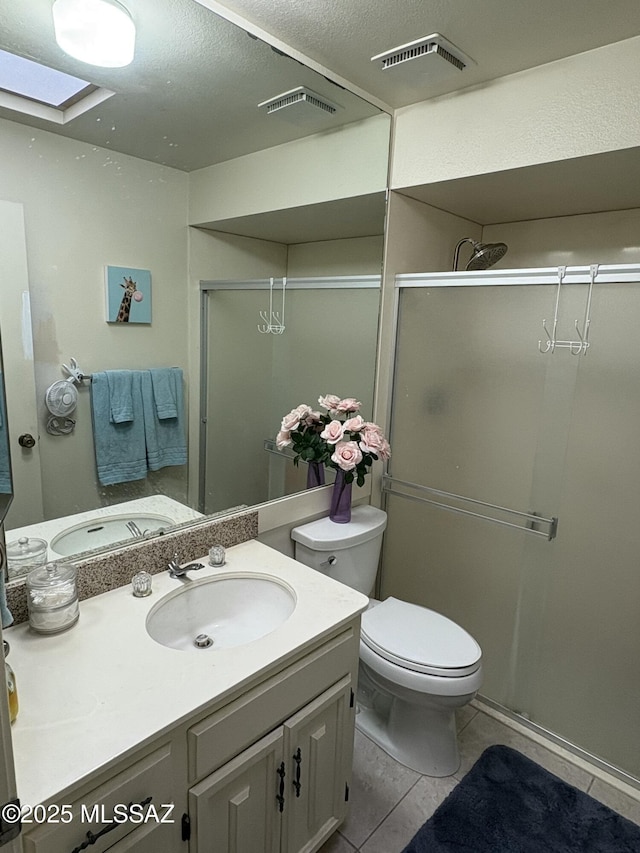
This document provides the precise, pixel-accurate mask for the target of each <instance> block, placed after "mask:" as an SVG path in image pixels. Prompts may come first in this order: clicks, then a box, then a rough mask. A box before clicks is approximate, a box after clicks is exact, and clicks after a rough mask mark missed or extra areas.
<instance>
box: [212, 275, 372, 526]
mask: <svg viewBox="0 0 640 853" xmlns="http://www.w3.org/2000/svg"><path fill="white" fill-rule="evenodd" d="M379 302H380V276H373V275H372V276H345V277H342V276H332V277H329V278H300V279H271V280H269V279H265V280H255V281H211V282H201V340H202V346H201V359H202V361H201V369H200V374H201V376H200V379H201V399H200V411H201V426H200V484H199V493H200V495H199V503H200V509H201V511H202V512H205V513H207V514H208V513H215V512H218V511H221V510H225V509H228V508H230V507H235V506H241V505H247V506H254V505H255V504H259V503H262V502H264V501H266V500H272V499H274V498H278V497H282V496H284V495H288V494H292V493H294V492H298V491H301V490H303V489H304V488H305V487H306V474H307V466H306V465H305V464H301V465H300V466H299V467H296V466H294V465H293V463H292V460H291V457H292V454H291V453H290V452H289V453H287V452H285V453H282V452H279V451H278V450H277V448H276V446H275V437H276V435H277V433H278V430H279V429H280V423H281V421H282V418H283V417H284V415H285V414H287V413H288V412H290V411H291V409H293V408H295V407H296V406H298V405H300V404H301V403H306V404H308V405H309V406H311V407H312V408H317V405H318V397H319V396H320V395H321V394H322V395H324V394H338V395H341V396H357V397H358V399H359V400H362V402H363V410H362V414H363V416H364V417H365V418H367V419H371V416H372V406H373V383H374V373H375V357H376V340H377V326H378V310H379ZM327 473H329V472H327ZM329 481H330V478H329V476H327V482H329Z"/></svg>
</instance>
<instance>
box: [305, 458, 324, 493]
mask: <svg viewBox="0 0 640 853" xmlns="http://www.w3.org/2000/svg"><path fill="white" fill-rule="evenodd" d="M316 486H324V465H323V464H322V462H309V464H308V466H307V488H308V489H315V487H316Z"/></svg>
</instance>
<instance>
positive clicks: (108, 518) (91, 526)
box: [49, 512, 174, 557]
mask: <svg viewBox="0 0 640 853" xmlns="http://www.w3.org/2000/svg"><path fill="white" fill-rule="evenodd" d="M173 524H174V521H173V519H171V518H169V517H168V516H166V515H158V514H157V513H154V512H130V513H127V514H126V515H105V516H98V517H96V518H92V519H89V520H88V521H83V522H82V523H81V524H74V525H73V527H68V528H67V529H66V530H63V531H62V532H61V533H58V534H57V536H54V537H53V539H52V540H51V542H50V546H49V547H50V548H51V550H52V551H55V553H56V554H59V555H60V556H61V557H70V556H72V555H73V554H77V553H78V552H80V551H90V550H92V549H93V548H102V547H104V546H105V545H111V544H113V543H114V542H120V541H122V540H126V539H133V538H134V534H133V533H132V531H131V529H130V527H131V526H133V525H135V527H137V528H138V530H139V531H140V533H142V534H144V533H148V532H153V531H158V530H161V529H162V528H164V527H172V526H173ZM127 525H130V527H128V526H127ZM135 527H134V529H135Z"/></svg>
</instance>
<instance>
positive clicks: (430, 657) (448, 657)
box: [361, 597, 482, 678]
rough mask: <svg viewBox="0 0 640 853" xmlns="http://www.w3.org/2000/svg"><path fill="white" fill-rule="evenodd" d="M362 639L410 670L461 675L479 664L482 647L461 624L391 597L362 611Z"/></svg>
mask: <svg viewBox="0 0 640 853" xmlns="http://www.w3.org/2000/svg"><path fill="white" fill-rule="evenodd" d="M361 639H362V641H363V643H364V644H365V645H366V646H367V647H368V648H369V649H371V650H372V651H373V652H375V653H376V654H378V655H380V657H382V658H384V660H387V661H389V662H390V663H393V664H395V665H396V666H400V667H403V668H404V669H408V670H410V671H412V672H419V673H425V674H427V675H435V676H439V677H444V678H461V677H463V676H466V675H471V674H472V673H474V672H476V671H477V670H478V669H479V668H480V663H481V658H482V650H481V649H480V646H479V645H478V644H477V643H476V641H475V640H474V639H473V637H472V636H471V635H470V634H468V633H467V632H466V631H465V630H464V629H463V628H461V627H460V626H459V625H457V624H456V623H455V622H453V621H452V620H451V619H448V618H447V617H446V616H443V615H442V614H440V613H436V612H435V611H433V610H429V609H428V608H426V607H421V606H419V605H417V604H409V603H408V602H406V601H400V600H399V599H397V598H393V597H390V598H387V599H386V600H385V601H382V602H380V604H377V605H376V606H375V607H372V608H370V609H369V610H367V611H365V613H363V614H362V631H361Z"/></svg>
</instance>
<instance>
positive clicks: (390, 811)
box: [319, 703, 640, 853]
mask: <svg viewBox="0 0 640 853" xmlns="http://www.w3.org/2000/svg"><path fill="white" fill-rule="evenodd" d="M526 731H527V730H526V729H524V728H523V727H522V726H518V724H517V723H513V722H512V721H511V720H509V719H508V718H505V717H502V715H500V714H498V713H496V712H494V711H492V710H491V709H487V707H486V706H482V705H480V704H476V703H474V704H473V705H472V706H468V707H467V708H465V709H463V712H462V713H461V714H460V716H459V718H458V732H459V735H458V737H459V745H460V754H461V758H462V763H461V766H460V769H459V770H458V772H457V773H456V774H455V775H454V776H450V777H448V778H446V779H433V778H430V777H428V776H421V775H420V774H419V773H416V772H415V771H414V770H409V769H408V768H406V767H404V766H403V765H401V764H398V762H397V761H395V760H394V759H393V758H391V757H390V756H388V755H387V754H386V753H385V752H384V751H383V750H381V749H380V748H379V747H378V746H376V744H374V743H373V742H372V741H371V740H369V738H367V737H366V736H365V735H363V734H362V733H361V732H359V731H356V738H355V752H354V763H353V781H352V785H351V791H350V801H351V809H350V814H349V817H348V818H347V820H346V821H345V823H344V824H343V825H342V826H341V827H340V830H339V831H338V832H336V833H334V835H333V836H332V837H331V838H330V839H329V840H328V841H327V842H326V844H324V845H323V847H322V848H321V849H320V851H319V853H354V851H360V853H400V851H401V850H402V849H403V848H404V847H405V845H406V844H408V842H409V841H410V840H411V839H412V838H413V836H414V834H415V833H416V832H417V830H418V829H419V828H420V827H421V826H422V824H423V823H424V822H425V820H427V819H428V818H429V817H430V816H431V815H432V814H433V812H434V811H435V810H436V808H437V807H438V805H439V804H440V803H441V802H442V801H443V800H444V798H445V797H446V796H447V794H449V792H450V791H451V790H452V789H453V788H454V787H455V785H456V784H457V783H458V782H459V781H460V779H461V778H462V777H463V776H464V774H465V773H467V771H468V770H470V769H471V767H472V765H473V764H474V763H475V761H476V760H477V759H478V758H479V757H480V755H481V753H482V752H483V751H484V750H485V749H486V747H488V746H491V745H492V744H497V743H502V744H506V745H507V746H510V747H513V748H514V749H517V750H518V751H519V752H522V753H523V754H524V755H527V756H528V757H529V758H531V759H533V760H534V761H537V762H538V764H541V765H542V766H543V767H546V769H547V770H549V771H550V772H552V773H555V774H556V775H557V776H560V777H561V778H563V779H565V780H566V781H567V782H569V783H570V784H572V785H574V786H575V787H576V788H579V789H580V790H582V791H586V792H587V793H589V794H590V795H591V796H592V797H595V798H596V799H598V800H600V801H601V802H603V803H605V804H606V805H608V806H609V807H610V808H612V809H614V810H615V811H617V812H620V814H623V815H624V816H625V817H627V818H629V819H630V820H633V821H635V822H636V823H638V824H640V791H635V790H634V789H630V788H628V787H627V786H625V785H624V784H623V783H621V782H618V781H617V780H615V779H610V778H609V777H607V775H606V774H604V773H603V772H602V771H600V770H598V768H593V767H591V766H590V765H588V764H586V763H585V762H583V761H580V760H579V759H577V758H576V757H574V756H571V754H570V753H567V752H566V751H564V750H562V749H559V748H558V747H556V746H555V745H554V744H553V743H551V742H549V741H546V740H545V739H544V738H541V737H540V736H538V735H532V734H531V733H525V732H526Z"/></svg>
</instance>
